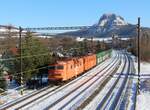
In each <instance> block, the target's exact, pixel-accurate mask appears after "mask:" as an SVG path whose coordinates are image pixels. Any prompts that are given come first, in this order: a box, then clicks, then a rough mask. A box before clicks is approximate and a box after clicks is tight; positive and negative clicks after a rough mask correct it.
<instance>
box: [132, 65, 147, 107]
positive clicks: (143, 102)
mask: <svg viewBox="0 0 150 110" xmlns="http://www.w3.org/2000/svg"><path fill="white" fill-rule="evenodd" d="M135 67H136V69H137V63H135ZM136 110H150V63H146V62H142V63H141V92H140V94H139V95H138V97H137V103H136Z"/></svg>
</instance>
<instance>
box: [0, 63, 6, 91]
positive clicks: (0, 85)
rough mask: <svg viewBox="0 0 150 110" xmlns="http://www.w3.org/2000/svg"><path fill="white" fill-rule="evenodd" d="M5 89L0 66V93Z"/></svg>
mask: <svg viewBox="0 0 150 110" xmlns="http://www.w3.org/2000/svg"><path fill="white" fill-rule="evenodd" d="M5 89H6V81H5V79H4V77H3V69H2V67H1V66H0V92H2V91H3V90H5Z"/></svg>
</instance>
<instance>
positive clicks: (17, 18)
mask: <svg viewBox="0 0 150 110" xmlns="http://www.w3.org/2000/svg"><path fill="white" fill-rule="evenodd" d="M149 11H150V0H1V1H0V24H13V25H16V26H23V27H37V26H77V25H93V24H94V23H96V22H97V21H98V20H99V18H100V16H101V15H102V14H104V13H116V14H118V15H121V16H122V17H124V18H125V20H126V21H127V22H129V23H133V24H135V23H136V22H137V17H138V16H140V17H141V21H142V25H143V26H147V27H150V14H149V13H150V12H149Z"/></svg>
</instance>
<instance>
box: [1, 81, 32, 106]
mask: <svg viewBox="0 0 150 110" xmlns="http://www.w3.org/2000/svg"><path fill="white" fill-rule="evenodd" d="M20 88H21V87H20V86H18V85H17V84H16V83H15V81H11V82H10V83H8V88H7V91H6V92H5V93H4V94H1V95H0V105H2V104H5V103H9V102H11V101H14V100H16V99H18V98H20V97H22V96H24V95H27V94H29V93H31V92H33V90H25V91H24V94H23V95H21V94H20V93H21V92H20Z"/></svg>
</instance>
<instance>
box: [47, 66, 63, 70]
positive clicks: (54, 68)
mask: <svg viewBox="0 0 150 110" xmlns="http://www.w3.org/2000/svg"><path fill="white" fill-rule="evenodd" d="M48 69H49V70H60V69H64V66H62V65H58V66H49V67H48Z"/></svg>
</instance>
